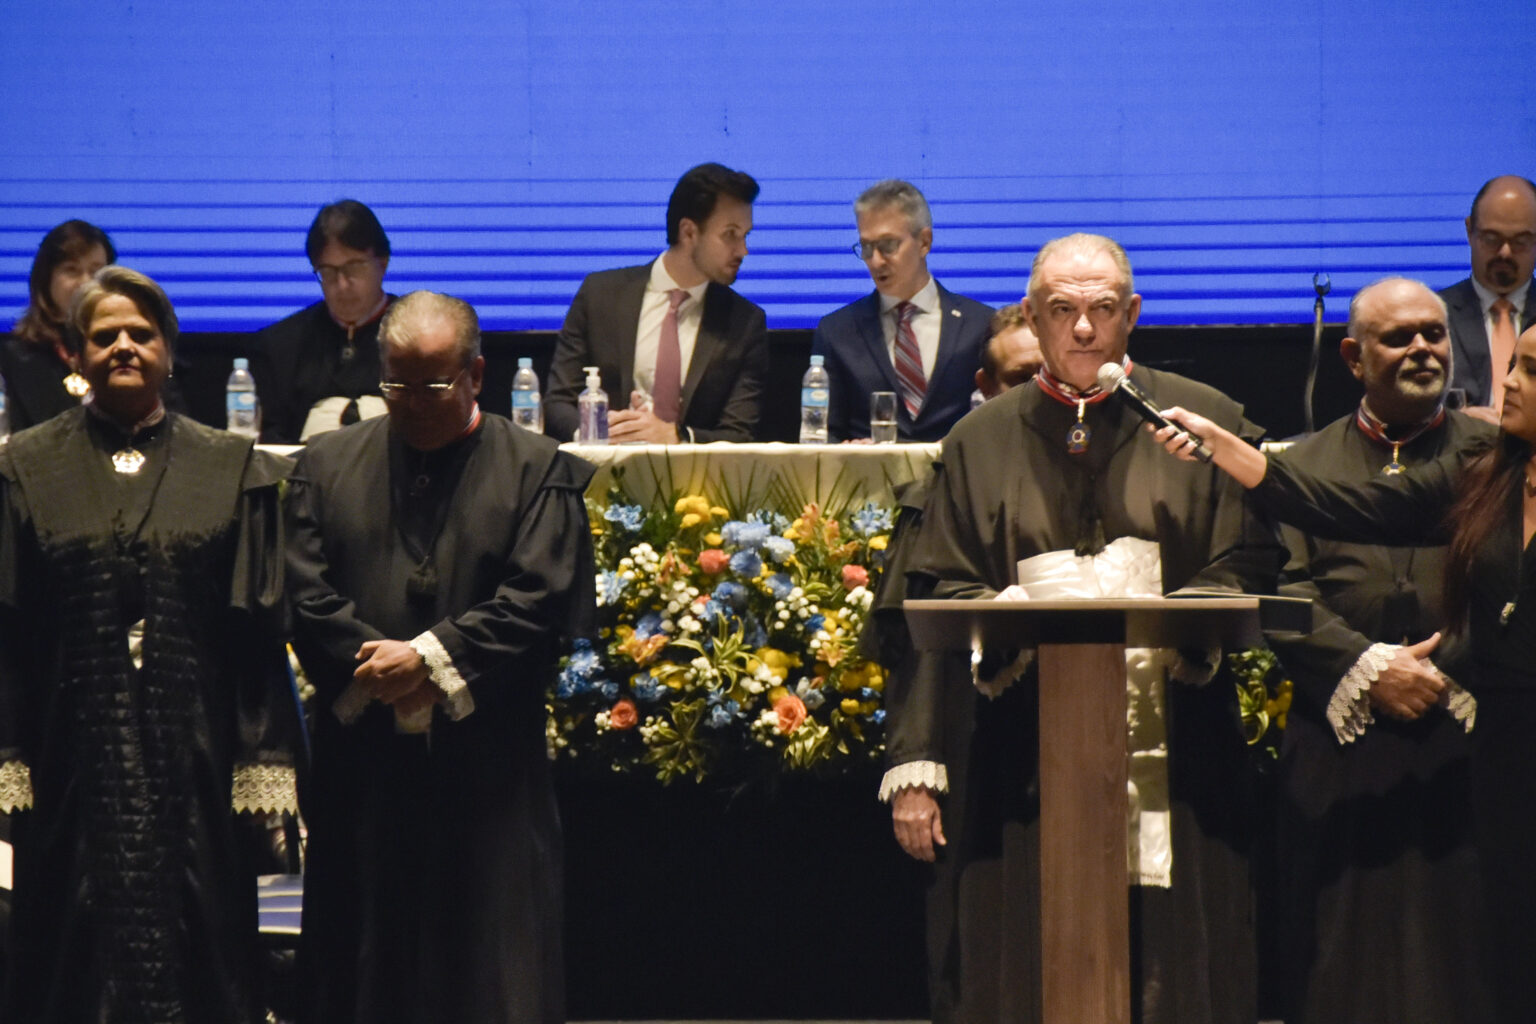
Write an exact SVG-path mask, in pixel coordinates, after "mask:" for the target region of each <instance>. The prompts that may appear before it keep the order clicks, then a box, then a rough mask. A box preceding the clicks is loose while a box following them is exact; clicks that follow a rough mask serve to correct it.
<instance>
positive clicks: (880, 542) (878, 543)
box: [869, 533, 891, 551]
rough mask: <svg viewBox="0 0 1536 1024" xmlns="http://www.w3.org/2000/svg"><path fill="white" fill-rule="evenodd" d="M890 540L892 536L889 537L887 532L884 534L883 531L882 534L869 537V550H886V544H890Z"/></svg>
mask: <svg viewBox="0 0 1536 1024" xmlns="http://www.w3.org/2000/svg"><path fill="white" fill-rule="evenodd" d="M890 541H891V538H889V537H887V536H886V535H885V534H883V533H882V534H878V535H876V536H874V537H871V538H869V550H871V551H884V550H885V546H886V545H887V544H889V543H890Z"/></svg>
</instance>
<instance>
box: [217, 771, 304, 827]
mask: <svg viewBox="0 0 1536 1024" xmlns="http://www.w3.org/2000/svg"><path fill="white" fill-rule="evenodd" d="M229 803H230V806H231V807H233V808H234V810H235V813H236V814H262V813H267V814H297V813H299V795H298V787H297V785H296V782H295V776H294V772H293V768H291V767H290V766H288V765H285V764H252V763H250V762H242V763H241V764H237V765H235V776H234V786H233V787H232V788H231V790H230V795H229Z"/></svg>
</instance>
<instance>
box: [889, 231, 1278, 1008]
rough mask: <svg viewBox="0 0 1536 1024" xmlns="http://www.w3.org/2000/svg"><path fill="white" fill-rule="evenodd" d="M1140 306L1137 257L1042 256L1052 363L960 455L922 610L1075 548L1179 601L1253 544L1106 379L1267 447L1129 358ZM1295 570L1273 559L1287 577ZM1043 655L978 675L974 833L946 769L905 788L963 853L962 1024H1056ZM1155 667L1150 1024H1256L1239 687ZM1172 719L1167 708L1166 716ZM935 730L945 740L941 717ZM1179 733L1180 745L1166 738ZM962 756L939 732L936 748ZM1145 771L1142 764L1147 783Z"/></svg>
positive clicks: (892, 780) (912, 809) (921, 545)
mask: <svg viewBox="0 0 1536 1024" xmlns="http://www.w3.org/2000/svg"><path fill="white" fill-rule="evenodd" d="M1140 309H1141V297H1140V296H1139V295H1137V294H1135V292H1134V288H1133V282H1132V276H1131V268H1130V263H1129V261H1128V259H1127V258H1126V255H1125V252H1124V250H1123V249H1121V247H1120V246H1119V245H1118V244H1116V243H1115V242H1114V241H1112V240H1110V239H1108V238H1104V237H1101V236H1097V235H1084V234H1077V235H1069V236H1067V237H1064V238H1058V239H1055V240H1054V241H1051V242H1048V243H1046V245H1045V246H1043V247H1042V248H1041V250H1040V252H1039V253H1038V254H1037V255H1036V257H1035V260H1034V265H1033V268H1032V270H1031V274H1030V279H1029V293H1028V295H1027V297H1026V299H1025V316H1026V317H1027V318H1028V320H1029V322H1030V324H1031V325H1032V326H1033V328H1034V331H1035V333H1036V335H1038V337H1039V339H1040V346H1041V350H1042V354H1043V356H1044V361H1045V365H1044V368H1043V369H1042V370H1041V372H1040V374H1039V375H1038V376H1037V378H1036V380H1035V382H1034V383H1033V384H1031V385H1026V386H1024V387H1019V388H1015V389H1013V390H1012V391H1009V392H1007V393H1005V394H1004V395H1002V396H1000V397H998V398H996V399H994V400H992V401H990V402H987V403H986V404H985V405H983V406H982V407H981V408H980V409H978V410H977V411H976V412H974V413H972V414H971V415H970V416H969V417H967V418H966V419H965V420H963V421H962V422H961V423H959V424H958V425H957V426H956V427H955V429H954V430H953V432H951V433H950V435H949V437H948V439H947V440H946V441H945V443H944V453H943V456H942V458H941V461H940V465H939V467H938V472H937V475H936V478H935V481H934V490H933V494H932V497H931V498H930V500H929V502H928V505H927V507H926V509H925V512H924V518H923V524H922V527H921V531H920V534H919V536H918V538H917V541H916V552H915V554H914V556H913V562H912V565H913V572H912V574H911V578H912V581H913V583H914V584H915V587H914V589H916V590H918V592H917V593H909V596H921V593H920V589H919V588H921V586H923V585H925V584H927V585H931V586H932V588H933V590H932V596H933V597H936V598H979V599H990V598H992V597H995V596H996V595H997V594H998V593H999V592H1001V591H1003V590H1005V589H1006V588H1008V587H1009V586H1011V585H1014V584H1015V583H1016V582H1017V580H1016V572H1017V570H1016V566H1017V563H1018V562H1019V561H1020V560H1021V559H1026V558H1031V557H1034V556H1041V555H1046V554H1047V553H1064V555H1065V556H1067V558H1068V560H1069V561H1070V556H1071V555H1073V554H1076V555H1100V554H1102V553H1106V552H1108V553H1110V554H1113V553H1114V551H1115V550H1116V549H1120V550H1129V549H1132V548H1138V547H1139V549H1140V551H1141V552H1142V553H1143V555H1144V556H1145V557H1144V558H1143V561H1145V562H1148V563H1150V565H1151V580H1152V581H1151V583H1150V586H1151V587H1152V588H1153V592H1154V593H1156V592H1159V591H1160V592H1162V593H1166V592H1168V591H1172V590H1174V589H1177V588H1179V587H1181V586H1185V585H1187V584H1189V583H1190V582H1191V581H1192V580H1193V579H1194V577H1195V576H1196V574H1198V573H1201V571H1202V569H1204V568H1205V567H1206V566H1207V565H1208V564H1210V563H1212V561H1213V560H1214V559H1216V558H1217V557H1218V556H1221V555H1223V554H1226V553H1228V552H1234V553H1236V552H1237V551H1238V549H1240V548H1241V547H1242V544H1241V542H1242V541H1243V539H1244V532H1245V531H1244V522H1245V517H1244V507H1243V500H1242V494H1241V492H1240V491H1239V490H1238V489H1237V488H1235V487H1233V486H1232V485H1231V484H1230V482H1229V481H1227V480H1224V479H1222V477H1221V474H1220V473H1219V472H1217V471H1216V470H1214V469H1213V468H1212V467H1210V466H1206V465H1197V464H1190V463H1181V464H1180V468H1181V470H1184V471H1181V472H1168V469H1169V467H1168V463H1167V461H1166V460H1160V459H1159V456H1161V455H1162V454H1163V453H1162V452H1160V451H1158V450H1157V447H1156V446H1155V445H1147V444H1145V443H1141V442H1144V441H1145V438H1144V437H1141V436H1140V435H1141V420H1139V419H1138V418H1137V416H1136V414H1135V413H1134V412H1133V411H1132V410H1131V409H1130V408H1128V407H1126V406H1125V405H1124V403H1122V402H1121V401H1120V400H1119V399H1117V398H1115V397H1113V396H1112V395H1111V394H1110V393H1108V392H1104V391H1102V390H1101V389H1100V388H1099V387H1098V385H1097V374H1098V371H1099V368H1100V367H1101V366H1102V365H1103V364H1105V363H1118V364H1121V365H1122V366H1124V367H1125V368H1126V369H1127V371H1128V373H1129V376H1130V378H1131V379H1132V381H1134V383H1135V384H1136V385H1137V387H1139V388H1141V389H1142V390H1143V391H1145V392H1147V393H1148V394H1150V395H1152V396H1154V398H1155V401H1157V402H1158V403H1159V404H1161V405H1171V404H1175V403H1177V404H1183V403H1185V402H1189V403H1194V404H1195V405H1197V406H1198V407H1199V408H1200V409H1201V410H1203V411H1204V412H1205V415H1207V416H1211V417H1213V418H1216V419H1218V420H1219V421H1220V422H1222V423H1224V424H1226V425H1227V426H1228V428H1229V429H1231V430H1232V431H1234V432H1236V433H1239V434H1242V435H1244V436H1247V437H1251V438H1255V439H1256V438H1257V436H1258V434H1259V433H1260V431H1259V430H1258V428H1256V427H1255V426H1253V425H1252V424H1250V423H1248V422H1247V421H1246V420H1245V419H1244V418H1243V414H1242V409H1241V407H1239V406H1238V405H1237V404H1236V403H1234V402H1233V401H1231V400H1230V399H1228V398H1226V397H1225V396H1223V395H1221V394H1220V393H1219V392H1216V391H1214V390H1212V389H1211V388H1208V387H1206V386H1204V385H1202V384H1198V383H1196V382H1194V381H1191V380H1187V379H1185V378H1183V377H1178V376H1175V375H1173V374H1169V373H1162V372H1159V371H1156V370H1150V369H1147V368H1144V367H1141V366H1133V365H1132V364H1130V363H1129V362H1128V360H1127V359H1126V346H1127V341H1128V338H1129V335H1130V332H1131V329H1132V328H1133V327H1134V326H1135V324H1136V319H1137V315H1138V314H1139V312H1140ZM1003 453H1006V454H1003ZM1271 544H1272V541H1271ZM1271 551H1272V549H1271ZM1250 554H1251V552H1250ZM1268 554H1269V557H1271V558H1273V557H1274V556H1273V554H1272V553H1268ZM1154 556H1160V579H1158V578H1157V572H1158V569H1157V565H1158V561H1159V559H1158V557H1154ZM1277 566H1278V562H1274V563H1272V564H1269V565H1268V569H1269V571H1270V573H1271V574H1272V573H1273V571H1274V569H1275V568H1276V567H1277ZM1235 568H1236V567H1235V560H1234V561H1230V562H1227V563H1223V564H1218V565H1217V566H1213V567H1212V568H1211V570H1209V572H1207V573H1205V574H1202V578H1201V583H1202V584H1204V585H1220V584H1225V585H1231V586H1233V587H1238V586H1239V580H1238V578H1237V575H1236V571H1235ZM1272 578H1273V576H1272V575H1271V579H1272ZM1031 654H1032V652H1026V653H1025V655H1024V656H1022V657H1021V658H1019V659H1017V660H1013V661H1012V663H1011V664H1008V665H1006V666H1003V667H1002V668H1000V669H997V670H996V671H993V670H992V668H991V667H990V666H989V664H988V659H983V662H982V665H981V666H979V667H978V670H977V679H976V683H977V685H978V687H979V688H980V689H981V690H982V691H983V693H985V694H987V695H988V696H987V697H986V698H984V699H980V700H979V701H978V706H977V710H976V719H975V726H974V730H973V732H972V734H971V736H970V743H969V753H968V756H966V758H965V760H966V763H965V764H964V765H956V766H945V767H946V768H949V769H950V771H954V770H955V769H959V771H958V773H957V774H958V776H959V777H961V778H964V779H965V780H966V781H965V787H964V791H961V792H956V793H954V794H952V795H951V797H950V800H951V801H954V802H959V803H960V804H962V805H963V807H959V808H957V810H959V811H960V816H961V817H962V818H963V820H964V830H963V834H960V835H950V836H948V837H947V839H946V838H945V837H944V836H943V828H942V817H941V813H942V812H941V809H940V804H939V802H938V797H939V796H940V794H939V793H938V792H936V790H941V789H943V788H944V784H943V782H942V781H940V782H939V783H938V784H937V785H934V784H933V780H935V779H937V780H943V779H944V778H945V777H946V775H947V774H948V773H947V772H945V771H943V770H939V768H938V766H936V765H932V764H922V763H914V764H910V765H896V766H894V767H893V768H892V769H891V772H890V773H889V774H888V775H887V779H886V782H887V789H888V790H889V789H894V790H895V791H896V792H895V796H894V799H893V812H894V817H895V819H896V829H897V834H898V838H899V839H901V841H902V844H903V846H905V847H907V848H908V850H909V852H911V851H912V849H913V846H918V847H921V845H922V842H923V838H924V835H925V831H926V836H927V838H928V840H929V842H932V843H942V844H943V845H944V847H945V852H944V854H943V855H944V856H947V857H951V858H957V859H958V863H957V864H956V865H955V868H956V870H955V871H954V875H955V877H956V879H957V882H956V884H957V886H958V893H957V899H958V907H959V910H958V914H959V928H958V933H959V940H958V951H957V953H956V955H955V956H954V957H953V963H951V964H948V965H946V966H945V970H946V971H948V972H949V974H950V978H949V982H950V984H951V985H952V987H953V994H954V1011H953V1012H954V1019H955V1020H958V1021H966V1022H970V1021H989V1022H1033V1021H1038V1020H1039V1019H1040V1017H1041V1005H1040V991H1041V980H1040V963H1041V950H1040V945H1039V939H1038V936H1039V935H1040V895H1039V890H1040V885H1041V878H1040V851H1039V840H1040V836H1039V813H1040V804H1039V786H1038V779H1037V764H1038V731H1039V730H1038V711H1037V699H1038V682H1037V678H1036V674H1035V671H1034V667H1033V664H1032V661H1033V659H1032V657H1031ZM1168 660H1169V661H1171V660H1172V659H1168ZM1170 667H1171V666H1170ZM1152 668H1153V671H1154V672H1155V674H1156V679H1155V680H1151V681H1150V682H1149V683H1148V685H1147V687H1146V688H1145V689H1144V690H1143V691H1142V692H1141V693H1140V694H1133V695H1132V710H1133V711H1137V710H1140V711H1141V712H1142V717H1143V719H1149V718H1156V719H1157V721H1156V722H1154V723H1150V724H1152V725H1155V726H1156V728H1154V729H1153V733H1154V735H1152V736H1151V737H1150V742H1146V743H1143V744H1142V746H1143V747H1145V749H1144V750H1142V753H1144V754H1145V755H1147V756H1146V758H1144V759H1143V760H1145V761H1147V762H1158V764H1157V765H1156V767H1157V770H1158V772H1160V773H1161V778H1162V780H1163V781H1162V782H1160V783H1159V785H1161V787H1162V788H1161V789H1160V790H1158V791H1156V792H1153V791H1152V790H1153V789H1154V787H1152V786H1151V785H1144V786H1143V790H1144V792H1143V793H1142V799H1141V803H1142V811H1143V814H1144V815H1145V813H1146V812H1147V811H1148V810H1149V808H1148V806H1147V805H1148V803H1149V802H1150V803H1153V804H1156V803H1159V802H1160V803H1161V806H1160V807H1154V808H1151V809H1153V810H1155V811H1156V814H1157V817H1158V821H1159V824H1158V825H1157V826H1156V828H1155V829H1153V830H1151V837H1152V839H1153V840H1154V841H1153V842H1152V843H1151V844H1150V846H1151V847H1158V846H1160V847H1161V848H1160V849H1155V848H1149V844H1148V841H1147V840H1148V837H1149V830H1148V827H1147V826H1146V825H1142V826H1141V833H1140V835H1141V839H1140V840H1139V842H1138V846H1139V852H1140V859H1139V861H1138V853H1137V851H1136V850H1134V849H1133V850H1132V851H1131V853H1130V859H1131V861H1132V877H1133V881H1136V880H1139V881H1140V882H1141V883H1142V884H1140V885H1136V886H1134V887H1133V888H1132V890H1131V894H1130V899H1131V946H1132V948H1131V967H1132V989H1131V1002H1132V1006H1133V1009H1134V1011H1135V1018H1136V1019H1138V1020H1140V1021H1144V1022H1153V1021H1157V1022H1162V1021H1169V1022H1172V1021H1177V1022H1178V1024H1227V1022H1231V1021H1241V1020H1253V1019H1254V1018H1255V1015H1256V1002H1257V998H1256V982H1255V976H1256V970H1255V962H1254V952H1253V949H1254V946H1253V935H1252V927H1253V924H1252V922H1253V916H1252V911H1251V900H1250V896H1249V884H1248V864H1247V859H1246V847H1247V832H1248V830H1247V828H1246V826H1245V817H1246V814H1247V812H1246V804H1245V800H1244V795H1245V794H1244V793H1243V789H1242V781H1241V780H1243V779H1245V778H1246V775H1247V772H1246V765H1247V761H1246V757H1247V753H1246V750H1245V744H1244V742H1243V739H1242V737H1241V735H1240V734H1239V731H1238V728H1237V723H1238V715H1237V711H1236V709H1235V707H1234V703H1235V694H1234V690H1233V688H1232V687H1230V686H1200V685H1184V684H1182V683H1179V682H1173V681H1170V682H1168V683H1167V685H1166V687H1165V686H1164V679H1163V672H1164V669H1163V668H1162V667H1160V666H1159V665H1154V666H1152ZM1202 669H1203V671H1202V670H1198V669H1194V668H1192V667H1191V666H1189V665H1188V664H1184V663H1181V664H1180V665H1178V666H1177V668H1175V669H1174V670H1173V671H1172V673H1171V674H1172V676H1173V677H1174V679H1175V680H1177V679H1181V678H1182V679H1188V680H1189V681H1190V682H1191V683H1194V684H1198V683H1199V682H1201V681H1203V680H1207V679H1208V678H1209V676H1210V673H1211V671H1212V670H1213V669H1214V665H1207V666H1202ZM1132 675H1133V685H1134V682H1135V681H1134V675H1135V673H1132ZM939 696H940V695H939V694H938V693H937V692H936V693H935V695H934V699H935V701H937V700H938V699H939ZM1153 707H1157V708H1158V709H1159V710H1160V712H1161V713H1157V714H1149V713H1148V712H1150V710H1151V709H1152V708H1153ZM931 717H932V718H933V720H934V721H935V723H937V726H936V728H942V720H943V716H942V714H934V715H932V716H931ZM1148 725H1149V722H1148V721H1145V720H1143V721H1141V722H1138V723H1133V724H1132V727H1131V730H1130V732H1131V738H1132V743H1133V746H1135V745H1137V744H1138V742H1139V741H1141V740H1145V739H1147V738H1148V737H1147V736H1146V731H1147V730H1146V727H1147V726H1148ZM1164 726H1165V727H1166V741H1165V742H1164V739H1163V737H1161V736H1158V735H1155V733H1156V732H1157V731H1159V730H1160V729H1161V728H1163V727H1164ZM943 748H944V741H943V738H942V737H941V736H936V737H935V740H934V743H933V749H934V750H935V751H940V752H941V751H942V750H943ZM1138 749H1140V748H1138ZM1137 763H1138V761H1137V758H1133V759H1132V770H1131V778H1132V780H1133V781H1135V780H1137V779H1138V771H1137ZM1138 863H1140V865H1141V870H1140V871H1138V870H1137V867H1136V865H1137V864H1138ZM1044 884H1046V885H1049V884H1051V880H1050V879H1045V880H1044Z"/></svg>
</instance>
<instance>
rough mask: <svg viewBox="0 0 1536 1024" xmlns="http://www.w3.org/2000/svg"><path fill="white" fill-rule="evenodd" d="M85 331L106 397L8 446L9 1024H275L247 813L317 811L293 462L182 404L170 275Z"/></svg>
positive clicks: (132, 282) (118, 275) (76, 313)
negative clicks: (289, 658)
mask: <svg viewBox="0 0 1536 1024" xmlns="http://www.w3.org/2000/svg"><path fill="white" fill-rule="evenodd" d="M71 319H72V320H73V321H74V324H75V327H76V328H77V329H78V332H79V335H78V339H77V344H79V346H80V349H79V351H78V352H77V353H76V354H77V356H78V357H79V359H80V367H81V373H82V374H83V375H84V376H85V378H86V379H87V381H89V383H90V385H91V400H90V402H89V403H87V404H86V405H83V406H80V407H77V408H75V409H71V410H69V411H67V412H63V413H61V414H59V415H58V416H56V417H54V418H53V419H51V420H48V421H46V422H44V423H42V424H40V425H38V426H36V427H33V428H31V429H29V430H24V431H22V432H21V433H19V434H17V435H15V436H14V437H12V438H11V440H10V443H9V444H8V445H6V446H5V447H4V448H3V449H0V811H11V810H19V811H20V813H18V814H17V815H16V820H15V822H14V826H15V835H14V837H13V839H14V842H15V844H16V862H15V869H16V870H15V875H16V877H15V882H16V888H15V894H14V895H15V903H14V908H13V909H14V913H13V917H12V920H11V931H12V937H13V940H14V941H13V943H12V945H11V962H10V964H9V968H10V978H9V981H8V983H7V990H6V993H5V999H4V1000H3V1001H0V1020H4V1021H7V1022H10V1021H15V1022H18V1024H20V1022H22V1021H28V1022H30V1021H39V1022H41V1021H48V1022H50V1024H99V1022H101V1021H112V1022H114V1024H135V1022H143V1024H166V1022H172V1024H255V1022H256V1021H258V1020H261V1019H262V1017H263V1013H262V1001H261V996H260V982H259V977H258V970H259V963H260V961H259V959H258V953H259V951H258V948H257V944H256V939H257V932H256V924H257V918H256V885H255V882H256V879H255V875H256V872H255V867H254V864H253V863H252V858H251V856H250V847H249V845H248V839H249V836H248V835H247V834H245V833H243V832H242V830H241V829H240V828H239V827H238V824H237V820H236V817H235V812H236V811H283V810H288V811H291V810H294V809H295V808H294V799H293V788H294V787H293V763H292V758H291V755H290V751H291V750H292V749H293V747H294V745H295V744H297V743H298V742H299V737H300V734H301V733H300V730H301V728H302V726H301V724H300V720H299V714H298V702H297V700H296V699H295V697H294V694H293V687H292V682H291V678H290V676H289V675H288V671H287V663H286V658H285V656H284V654H283V646H282V642H281V637H282V634H283V631H284V627H283V622H282V608H283V601H282V598H283V591H282V566H283V561H282V541H281V537H282V534H281V512H280V508H279V484H280V482H281V480H282V478H283V476H284V475H285V473H286V470H287V465H286V463H284V462H283V461H282V460H280V459H277V458H276V457H274V456H271V455H265V454H262V453H260V452H255V451H253V450H252V447H251V442H250V441H249V440H248V439H245V438H240V437H236V436H234V435H233V434H228V433H225V432H224V431H222V430H212V429H210V428H208V427H205V426H203V425H202V424H200V423H197V422H195V421H193V420H191V419H189V418H187V417H184V416H179V415H177V414H175V413H168V412H167V411H166V409H165V405H164V403H163V401H162V387H161V386H162V385H163V383H164V382H165V380H166V377H167V375H168V373H169V370H170V366H171V350H172V346H173V345H174V343H175V339H176V316H175V312H174V311H173V310H172V308H171V304H170V301H169V300H168V299H167V298H166V297H165V293H164V292H163V291H161V290H160V287H159V286H158V285H156V284H155V283H154V282H153V281H151V280H149V279H148V278H146V277H144V276H143V275H142V274H138V273H136V272H135V271H132V270H129V269H127V268H125V267H117V266H109V267H106V268H105V269H103V270H101V271H100V272H99V273H98V274H97V275H96V277H95V279H94V280H92V281H91V282H89V283H87V284H86V285H85V286H84V288H83V289H82V290H81V292H80V293H79V294H78V295H77V296H76V297H75V299H74V303H73V307H72V311H71ZM72 336H73V335H72Z"/></svg>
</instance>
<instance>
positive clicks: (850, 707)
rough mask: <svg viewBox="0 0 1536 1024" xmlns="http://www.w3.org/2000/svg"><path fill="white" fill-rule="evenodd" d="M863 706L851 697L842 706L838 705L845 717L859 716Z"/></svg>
mask: <svg viewBox="0 0 1536 1024" xmlns="http://www.w3.org/2000/svg"><path fill="white" fill-rule="evenodd" d="M861 706H862V705H860V704H859V702H858V701H856V700H854V699H853V698H851V697H850V698H848V699H847V700H845V701H843V702H842V703H841V704H839V705H838V707H839V708H840V709H842V712H843V714H845V715H856V714H858V713H859V708H860V707H861Z"/></svg>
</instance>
